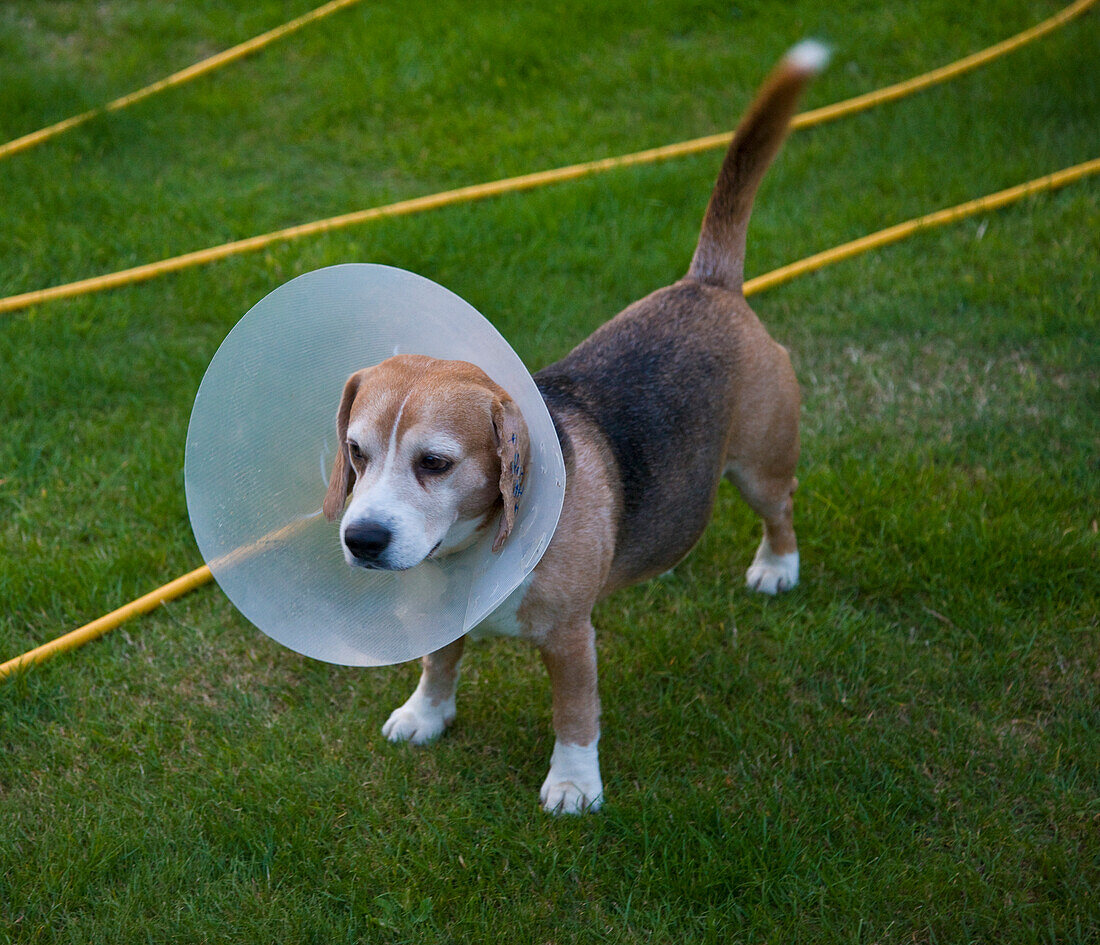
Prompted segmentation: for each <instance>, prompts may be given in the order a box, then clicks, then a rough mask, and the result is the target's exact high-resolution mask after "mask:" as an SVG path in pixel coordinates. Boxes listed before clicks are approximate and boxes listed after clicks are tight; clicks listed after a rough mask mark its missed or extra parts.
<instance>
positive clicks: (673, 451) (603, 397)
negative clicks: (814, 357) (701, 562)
mask: <svg viewBox="0 0 1100 945" xmlns="http://www.w3.org/2000/svg"><path fill="white" fill-rule="evenodd" d="M825 58H826V55H825V51H824V49H823V48H822V47H820V46H819V45H817V44H814V43H807V44H802V45H801V46H797V47H795V49H794V50H792V51H791V52H790V53H789V54H788V55H787V56H786V57H785V58H784V60H783V61H782V62H781V63H780V64H779V66H778V67H777V68H776V69H775V71H774V72H773V73H772V75H771V76H770V77H769V79H768V80H767V82H766V83H765V85H764V86H763V88H762V89H761V91H760V93H759V94H758V96H757V98H756V100H755V101H754V102H753V104H752V106H751V107H750V108H749V110H748V112H747V113H746V115H745V117H744V118H743V119H742V121H741V124H740V125H739V126H738V129H737V132H736V133H735V135H734V139H733V143H732V144H731V146H730V149H729V151H728V153H727V154H726V158H725V160H724V162H723V164H722V169H721V171H720V173H719V176H718V181H717V183H716V185H715V188H714V192H713V194H712V196H711V200H710V204H709V205H708V207H707V212H706V215H705V217H704V220H703V226H702V232H701V234H700V237H699V242H698V245H697V247H696V250H695V254H694V257H693V259H692V262H691V266H690V268H689V270H688V273H687V275H686V276H685V278H683V279H682V280H680V281H679V282H677V283H674V284H673V285H671V286H668V287H666V288H663V289H660V290H658V291H656V292H654V293H652V294H651V295H649V296H647V297H646V298H643V299H641V300H639V301H638V302H635V303H634V304H633V305H631V306H629V307H628V308H626V309H625V310H624V311H623V312H621V313H620V314H619V315H617V316H616V317H615V318H614V319H612V320H611V321H610V322H608V323H606V324H605V325H603V326H602V327H601V328H600V329H598V330H597V331H596V332H595V333H594V334H593V335H591V336H590V337H589V338H588V339H586V340H585V341H584V342H583V343H582V344H580V345H579V346H578V347H577V348H575V349H574V350H573V351H572V352H571V353H570V354H569V355H567V356H566V357H565V358H564V359H562V360H561V361H558V362H557V363H555V364H552V365H550V366H549V367H547V368H544V369H543V370H542V371H540V372H539V373H538V374H537V375H536V378H535V379H536V382H537V383H538V386H539V389H540V390H541V392H542V394H543V397H544V398H545V400H546V403H547V406H548V407H549V409H550V412H551V413H552V414H553V415H554V416H555V418H556V421H557V422H558V425H559V428H560V429H564V430H565V431H566V437H568V430H569V427H570V426H571V425H572V424H571V423H570V419H571V418H572V419H573V420H574V421H576V422H582V423H586V424H590V425H591V426H594V427H595V428H597V429H598V430H599V431H600V435H601V436H602V438H603V440H604V445H605V448H606V452H607V453H608V454H609V456H608V461H609V463H613V464H614V466H615V468H616V471H617V474H618V476H617V478H618V482H619V487H620V489H621V495H620V497H619V498H620V502H619V507H620V510H621V511H620V517H619V521H618V529H617V536H616V549H615V560H614V562H613V564H612V568H611V575H610V578H609V580H608V583H607V587H606V588H605V592H610V591H612V590H614V589H616V588H618V587H622V586H625V585H627V584H630V583H633V582H635V581H638V580H642V579H645V578H648V577H652V576H653V575H655V574H659V573H661V572H662V571H665V570H668V569H669V568H670V567H672V566H673V565H675V564H676V563H677V562H678V561H679V560H680V559H681V558H682V557H683V556H684V555H685V554H687V552H688V551H690V550H691V548H692V547H693V546H694V544H695V543H696V541H698V539H699V536H700V535H701V534H702V532H703V529H704V528H705V527H706V524H707V521H708V519H709V517H710V512H711V508H712V507H713V504H714V497H715V494H716V491H717V488H718V482H719V480H720V478H721V476H722V474H723V472H729V473H730V474H731V477H732V478H734V479H735V481H738V484H739V485H740V486H742V491H743V492H745V491H746V490H745V487H744V485H743V484H742V482H741V481H740V479H739V473H738V467H739V460H740V459H741V458H742V455H743V454H744V458H745V460H746V463H745V464H746V465H748V464H750V463H751V457H749V456H748V454H749V453H752V452H753V450H754V447H753V446H752V445H750V443H749V441H750V440H751V441H753V442H755V441H757V440H759V439H761V438H762V437H765V438H766V437H771V438H772V439H779V440H783V439H787V440H790V441H791V442H789V443H787V444H784V443H782V442H780V443H779V444H778V445H779V450H780V452H785V453H786V458H785V459H784V460H783V461H782V462H780V463H778V464H777V465H781V466H787V465H789V466H791V467H792V469H793V462H794V459H796V458H797V452H798V440H797V382H796V381H795V380H794V375H793V372H792V371H791V368H790V363H789V360H788V359H787V356H786V352H785V351H784V350H783V349H782V348H781V347H780V346H779V345H777V344H775V342H773V341H772V340H771V338H770V337H769V336H768V334H767V332H766V331H765V330H764V328H763V326H762V325H761V324H760V322H759V320H758V319H757V318H756V316H755V315H754V314H753V312H752V310H751V309H750V308H749V306H748V304H747V303H746V302H745V299H744V296H743V294H742V291H741V286H742V279H743V265H744V256H745V236H746V231H747V228H748V221H749V216H750V214H751V211H752V203H753V198H754V197H755V194H756V190H757V188H758V187H759V184H760V181H761V180H762V178H763V176H764V172H765V171H766V170H767V168H768V165H769V164H770V163H771V161H772V159H773V158H774V157H775V155H776V153H777V152H778V151H779V148H780V146H781V145H782V143H783V139H784V137H785V135H786V131H787V127H788V124H789V121H790V118H791V116H792V115H793V113H794V109H795V105H796V102H797V100H798V96H799V93H800V92H801V90H802V88H803V87H804V85H805V84H806V82H807V81H808V80H809V79H810V78H811V77H812V76H813V75H814V74H816V72H818V71H819V70H820V68H821V67H822V66H823V65H824V61H825ZM769 383H779V384H782V385H784V386H785V387H786V388H787V389H788V390H789V389H790V388H791V387H792V386H793V390H794V395H793V396H794V418H793V422H794V430H793V433H792V432H791V431H790V430H789V429H788V428H789V427H790V425H791V424H790V418H789V417H788V416H786V414H789V413H790V411H789V410H787V411H785V415H784V417H782V418H780V422H779V425H778V427H777V428H776V429H756V428H757V427H769V428H770V427H776V424H775V423H774V422H773V418H770V417H768V416H765V414H766V413H767V410H766V409H765V408H762V407H761V404H760V400H761V394H760V388H761V386H763V387H765V388H767V386H768V385H769ZM765 399H766V397H765ZM787 400H790V398H789V397H788V398H787ZM743 439H744V440H745V446H744V448H743V447H742V445H741V441H742V440H743ZM792 452H793V458H792V456H791V454H792ZM746 498H750V497H749V495H748V494H746ZM750 502H751V499H750Z"/></svg>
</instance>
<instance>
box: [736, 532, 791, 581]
mask: <svg viewBox="0 0 1100 945" xmlns="http://www.w3.org/2000/svg"><path fill="white" fill-rule="evenodd" d="M745 583H746V584H748V586H749V587H751V588H752V589H753V590H754V591H760V593H762V594H779V593H781V592H782V591H789V590H790V589H791V588H792V587H794V586H795V585H796V584H797V583H798V552H797V551H792V552H790V553H789V554H785V555H777V554H775V553H774V552H773V551H772V550H771V547H770V546H769V545H768V540H767V539H766V538H765V539H764V540H763V541H762V542H761V543H760V547H759V548H758V549H757V550H756V557H755V558H753V562H752V566H751V567H750V568H749V570H748V571H747V572H746V574H745Z"/></svg>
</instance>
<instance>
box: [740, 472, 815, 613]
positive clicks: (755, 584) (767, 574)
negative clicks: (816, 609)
mask: <svg viewBox="0 0 1100 945" xmlns="http://www.w3.org/2000/svg"><path fill="white" fill-rule="evenodd" d="M726 477H727V478H728V479H730V480H731V481H732V482H733V484H734V485H736V486H737V488H738V490H740V492H741V495H742V496H743V497H744V499H745V502H746V503H748V505H749V507H750V508H751V509H752V510H753V511H754V512H756V514H757V515H759V516H760V518H761V519H762V520H763V522H764V538H763V540H762V541H761V542H760V547H759V548H757V549H756V556H755V557H754V558H753V562H752V565H751V566H750V567H749V570H748V571H747V572H746V574H745V583H746V584H748V586H749V587H750V588H752V589H753V590H754V591H760V592H761V593H764V594H778V593H780V592H782V591H789V590H790V589H791V588H792V587H794V586H795V585H796V584H797V583H798V541H797V539H796V538H795V534H794V521H793V518H794V499H793V496H794V491H795V489H797V488H798V480H797V479H795V478H794V477H793V476H791V477H779V478H771V479H761V478H757V477H755V476H752V475H748V474H745V473H743V472H739V471H737V470H735V469H729V470H727V471H726Z"/></svg>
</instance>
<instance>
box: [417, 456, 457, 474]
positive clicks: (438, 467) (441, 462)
mask: <svg viewBox="0 0 1100 945" xmlns="http://www.w3.org/2000/svg"><path fill="white" fill-rule="evenodd" d="M453 465H454V463H452V462H451V461H450V460H449V459H447V458H446V457H445V456H439V455H438V454H436V453H425V454H424V455H423V456H421V457H420V468H421V469H422V470H423V471H424V472H429V473H445V472H446V471H447V470H448V469H450V468H451V467H452V466H453Z"/></svg>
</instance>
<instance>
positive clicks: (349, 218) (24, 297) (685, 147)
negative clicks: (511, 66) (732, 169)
mask: <svg viewBox="0 0 1100 945" xmlns="http://www.w3.org/2000/svg"><path fill="white" fill-rule="evenodd" d="M346 2H350V0H346ZM1095 3H1096V0H1076V2H1074V3H1072V4H1070V5H1069V6H1068V7H1066V8H1064V9H1063V10H1061V11H1060V12H1059V13H1057V14H1056V15H1054V16H1052V17H1051V18H1050V19H1048V20H1044V21H1043V22H1042V23H1039V24H1037V25H1036V26H1033V27H1031V28H1030V29H1027V30H1025V31H1024V32H1022V33H1018V34H1017V35H1016V36H1013V37H1011V38H1010V39H1007V40H1004V41H1003V42H1000V43H997V44H996V45H994V46H990V47H989V48H988V49H985V50H982V51H981V52H977V53H974V54H973V55H970V56H967V57H965V58H963V59H960V60H958V61H957V62H954V63H951V64H950V65H947V66H943V67H941V68H939V69H934V70H932V71H931V72H927V73H924V74H923V75H919V76H916V77H914V78H912V79H908V80H906V81H905V82H900V83H897V84H896V85H890V86H887V87H885V88H882V89H879V90H877V91H875V92H870V93H867V94H866V95H859V96H856V97H855V98H851V99H847V100H845V101H843V102H837V103H835V104H833V105H828V106H825V107H824V108H818V109H815V110H813V111H809V112H804V113H802V114H801V115H797V116H795V118H794V120H793V121H792V127H794V128H807V127H810V126H812V125H819V124H823V123H825V122H828V121H833V120H835V119H837V118H841V117H844V116H847V115H851V114H854V113H855V112H858V111H863V110H865V109H869V108H872V107H874V106H876V105H879V104H882V103H884V102H891V101H895V100H896V99H898V98H901V97H902V96H905V95H911V94H913V93H914V92H917V91H920V90H922V89H926V88H928V87H929V86H931V85H934V84H936V83H938V82H945V81H947V80H948V79H951V78H954V77H956V76H958V75H960V74H962V73H963V72H966V71H968V70H970V69H974V68H977V67H978V66H980V65H984V64H985V63H988V62H990V61H991V60H993V59H995V58H997V57H998V56H1003V55H1005V54H1006V53H1009V52H1012V51H1013V50H1016V49H1019V48H1020V47H1021V46H1023V45H1025V44H1026V43H1029V42H1032V41H1034V40H1036V39H1039V38H1040V37H1042V36H1045V35H1046V34H1047V33H1050V32H1051V31H1053V30H1055V29H1057V28H1058V27H1060V26H1063V25H1064V24H1065V23H1067V22H1068V21H1069V20H1071V19H1073V18H1074V17H1076V16H1079V15H1080V14H1081V13H1084V12H1085V11H1086V10H1087V9H1089V7H1091V6H1093V5H1094V4H1095ZM321 9H324V8H321ZM315 12H316V11H315ZM288 25H289V24H288ZM166 81H167V80H166ZM731 139H732V132H723V133H721V134H716V135H708V136H707V137H704V138H695V139H693V140H691V141H683V142H680V143H678V144H672V145H666V146H664V147H659V148H651V149H649V150H646V151H637V152H635V153H633V154H625V155H620V156H618V157H610V158H604V159H601V160H596V161H588V162H585V163H583V164H573V165H570V166H567V167H560V168H556V169H553V170H548V171H539V172H536V173H533V174H524V175H522V176H519V177H509V178H504V179H502V180H497V181H490V182H488V183H484V184H474V185H472V186H469V187H460V188H458V189H457V190H448V191H443V192H442V193H436V194H430V195H427V196H424V197H414V198H412V199H411V200H402V201H399V202H397V203H391V204H386V205H384V206H380V207H370V208H368V209H366V210H359V211H355V212H353V213H347V214H343V215H341V216H335V217H329V218H327V219H324V220H315V221H313V222H311V223H304V224H301V225H298V226H292V227H288V228H286V229H282V230H276V231H275V232H272V233H266V234H262V235H259V236H252V237H248V238H247V239H242V240H237V241H234V242H231V243H225V244H222V245H220V246H213V247H210V248H208V249H202V250H197V251H195V252H192V253H185V254H184V255H182V256H174V257H171V258H170V259H163V260H160V261H159V262H154V263H147V264H145V265H142V266H135V267H134V268H131V269H124V270H121V271H119V272H114V273H109V274H106V275H102V276H94V277H92V278H89V279H81V280H80V281H78V282H70V283H67V284H65V285H59V286H52V287H50V288H46V289H37V290H34V291H31V292H24V293H21V294H19V295H13V296H9V297H8V298H3V299H0V314H3V313H6V312H13V311H16V310H19V309H23V308H27V307H28V306H31V305H39V304H42V303H44V302H51V301H55V300H57V299H64V298H72V297H74V296H78V295H84V294H88V293H92V292H102V291H104V290H106V289H112V288H118V287H121V286H126V285H133V284H135V283H138V282H143V281H146V280H148V279H153V278H156V277H157V276H162V275H166V274H168V273H171V272H178V271H179V270H181V269H187V268H190V267H192V266H200V265H204V264H206V263H211V262H216V261H217V260H221V259H225V258H227V257H230V256H236V255H239V254H241V253H247V252H253V251H256V250H260V249H264V248H266V247H268V246H271V245H273V244H276V243H284V242H288V241H290V240H294V239H300V238H302V237H306V236H316V235H318V234H321V233H326V232H329V231H332V230H337V229H342V228H344V227H349V226H355V225H357V224H360V223H367V222H369V221H371V220H378V219H382V218H386V217H399V216H407V215H409V214H413V213H422V212H424V211H427V210H435V209H438V208H440V207H447V206H451V205H453V204H459V203H469V202H471V201H474V200H482V199H485V198H487V197H495V196H499V195H501V194H508V193H516V192H519V191H524V190H531V189H533V188H535V187H544V186H546V185H548V184H555V183H560V182H562V181H567V180H575V179H576V178H579V177H585V176H588V175H591V174H598V173H602V172H605V171H610V170H615V169H618V168H624V167H633V166H635V165H638V164H651V163H654V162H656V161H664V160H669V159H671V158H677V157H684V156H687V155H691V154H697V153H700V152H702V151H706V150H710V149H714V148H719V147H725V146H726V145H728V144H729V142H730V140H731Z"/></svg>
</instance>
